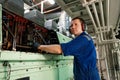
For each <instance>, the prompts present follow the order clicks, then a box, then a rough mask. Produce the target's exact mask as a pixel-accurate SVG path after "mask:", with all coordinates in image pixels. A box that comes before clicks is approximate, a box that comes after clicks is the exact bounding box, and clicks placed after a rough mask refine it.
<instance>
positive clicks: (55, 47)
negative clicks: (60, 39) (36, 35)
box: [38, 44, 62, 54]
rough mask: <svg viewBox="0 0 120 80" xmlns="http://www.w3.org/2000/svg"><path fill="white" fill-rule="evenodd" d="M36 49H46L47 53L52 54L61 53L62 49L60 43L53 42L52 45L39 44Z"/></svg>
mask: <svg viewBox="0 0 120 80" xmlns="http://www.w3.org/2000/svg"><path fill="white" fill-rule="evenodd" d="M38 50H41V51H46V52H49V53H54V54H62V49H61V46H60V45H57V44H54V45H40V46H39V47H38Z"/></svg>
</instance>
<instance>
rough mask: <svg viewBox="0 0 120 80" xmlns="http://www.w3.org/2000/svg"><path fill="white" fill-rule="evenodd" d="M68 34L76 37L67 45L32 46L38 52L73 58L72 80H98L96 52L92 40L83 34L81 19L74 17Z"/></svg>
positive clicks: (83, 26)
mask: <svg viewBox="0 0 120 80" xmlns="http://www.w3.org/2000/svg"><path fill="white" fill-rule="evenodd" d="M70 32H71V33H72V34H74V35H75V36H76V38H75V39H73V40H71V41H70V42H68V43H62V44H54V45H39V44H38V43H35V44H34V46H35V47H36V48H37V49H38V50H42V51H47V52H50V53H55V54H62V53H63V54H64V56H69V55H71V56H74V69H73V72H74V80H100V77H99V73H98V69H97V66H96V50H95V46H94V43H93V40H92V38H91V37H90V36H89V35H88V34H87V33H86V32H85V23H84V20H83V19H82V18H79V17H75V18H73V19H72V21H71V26H70Z"/></svg>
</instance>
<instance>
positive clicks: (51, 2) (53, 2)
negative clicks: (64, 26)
mask: <svg viewBox="0 0 120 80" xmlns="http://www.w3.org/2000/svg"><path fill="white" fill-rule="evenodd" d="M47 1H48V2H49V3H50V4H52V5H53V4H55V1H54V0H47Z"/></svg>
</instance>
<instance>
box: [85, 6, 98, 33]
mask: <svg viewBox="0 0 120 80" xmlns="http://www.w3.org/2000/svg"><path fill="white" fill-rule="evenodd" d="M85 8H86V9H87V11H88V13H89V16H90V18H91V20H92V22H93V25H94V28H95V31H96V33H97V32H98V30H97V26H96V24H95V21H94V19H93V16H92V13H91V11H90V8H89V7H88V5H86V6H85Z"/></svg>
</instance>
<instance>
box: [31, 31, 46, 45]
mask: <svg viewBox="0 0 120 80" xmlns="http://www.w3.org/2000/svg"><path fill="white" fill-rule="evenodd" d="M33 31H34V32H35V33H37V34H38V36H39V37H40V38H41V39H42V41H43V42H44V43H45V44H47V42H46V41H45V39H44V38H43V36H42V35H41V33H39V32H38V31H37V30H36V29H34V30H33Z"/></svg>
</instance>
